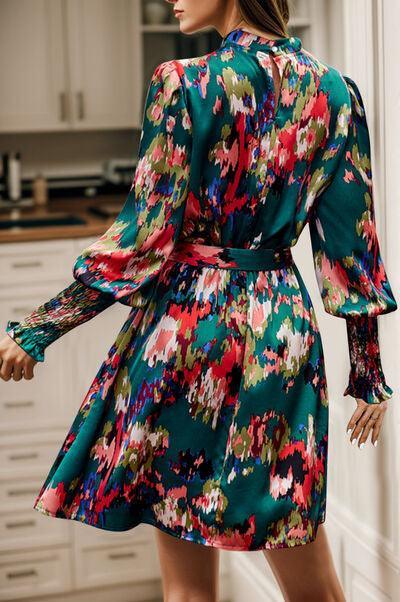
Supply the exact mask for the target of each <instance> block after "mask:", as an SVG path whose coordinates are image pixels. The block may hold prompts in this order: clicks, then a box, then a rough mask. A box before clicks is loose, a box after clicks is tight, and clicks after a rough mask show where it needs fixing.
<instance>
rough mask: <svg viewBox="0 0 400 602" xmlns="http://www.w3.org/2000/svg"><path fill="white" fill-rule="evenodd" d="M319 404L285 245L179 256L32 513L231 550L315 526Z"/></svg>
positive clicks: (315, 352) (273, 542) (92, 391)
mask: <svg viewBox="0 0 400 602" xmlns="http://www.w3.org/2000/svg"><path fill="white" fill-rule="evenodd" d="M327 449H328V398H327V388H326V377H325V369H324V356H323V349H322V343H321V337H320V332H319V328H318V324H317V320H316V316H315V312H314V308H313V305H312V302H311V299H310V296H309V294H308V291H307V289H306V287H305V285H304V282H303V280H302V278H301V275H300V273H299V271H298V268H297V266H296V265H295V263H294V262H293V259H292V256H291V253H290V248H286V249H279V250H277V251H273V250H270V249H234V248H233V249H232V248H222V247H212V246H209V245H202V244H196V243H187V242H183V243H180V244H178V245H177V246H176V247H175V249H174V251H173V253H172V255H171V256H170V258H169V259H168V260H167V262H166V264H165V268H164V269H163V271H162V273H161V274H160V276H159V277H158V279H157V280H156V283H155V284H154V282H153V283H152V287H151V291H149V292H148V295H147V299H146V303H145V304H143V306H142V307H134V308H132V310H131V311H130V313H129V316H128V318H127V320H126V321H125V323H124V324H123V326H122V328H121V330H120V332H119V333H118V336H117V338H116V340H115V342H114V344H113V345H112V347H111V348H110V350H109V352H108V355H107V357H106V359H105V360H104V362H103V363H102V365H101V366H100V368H99V370H98V372H97V374H96V376H95V378H94V380H93V382H92V384H91V386H90V388H89V390H88V392H87V394H86V396H85V398H84V400H83V402H82V404H81V406H80V408H79V411H78V412H77V414H76V417H75V419H74V421H73V423H72V425H71V427H70V429H69V431H68V433H67V435H66V437H65V440H64V442H63V443H62V446H61V448H60V450H59V452H58V454H57V456H56V458H55V460H54V463H53V465H52V466H51V469H50V471H49V474H48V476H47V478H46V480H45V481H44V483H43V485H42V487H41V489H40V491H39V493H38V496H37V498H36V500H35V502H34V508H35V510H38V511H39V512H42V513H43V514H47V515H50V516H54V517H58V518H65V519H73V520H76V521H80V522H82V523H86V524H88V525H92V526H94V527H98V528H101V529H105V530H110V531H124V530H128V529H132V528H134V527H135V526H136V525H138V524H140V523H148V524H151V525H154V526H155V527H157V528H159V529H161V530H162V531H164V532H166V533H169V534H170V535H172V536H175V537H177V538H181V539H184V540H188V541H192V542H196V543H199V544H203V545H208V546H214V547H217V548H223V549H229V550H244V551H252V550H262V549H268V548H282V547H291V546H296V545H301V544H306V543H309V542H311V541H313V540H314V539H315V537H316V533H317V529H318V525H319V523H322V522H324V520H325V507H326V487H327Z"/></svg>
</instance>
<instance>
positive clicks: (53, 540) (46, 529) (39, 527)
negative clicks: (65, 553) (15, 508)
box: [0, 508, 71, 552]
mask: <svg viewBox="0 0 400 602" xmlns="http://www.w3.org/2000/svg"><path fill="white" fill-rule="evenodd" d="M70 522H71V521H68V520H64V519H60V518H52V517H51V518H50V517H47V516H46V517H43V515H42V514H41V513H39V512H37V510H34V509H33V508H32V509H31V510H26V511H24V512H9V513H7V514H0V552H6V551H8V550H18V549H21V548H34V547H40V548H42V547H43V546H46V545H49V546H50V545H55V544H69V543H70V539H71V528H70V527H71V525H70V524H69V523H70Z"/></svg>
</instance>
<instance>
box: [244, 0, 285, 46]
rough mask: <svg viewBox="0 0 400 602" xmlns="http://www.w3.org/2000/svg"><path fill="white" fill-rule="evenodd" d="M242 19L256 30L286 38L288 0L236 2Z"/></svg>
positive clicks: (247, 0) (246, 0)
mask: <svg viewBox="0 0 400 602" xmlns="http://www.w3.org/2000/svg"><path fill="white" fill-rule="evenodd" d="M237 3H238V8H239V11H240V12H241V14H242V16H243V19H245V20H246V21H247V22H248V23H251V24H252V25H253V26H254V27H256V28H257V29H261V30H263V31H264V30H265V31H269V32H271V33H274V34H276V35H278V36H282V37H284V38H285V37H288V35H289V33H288V28H287V24H288V21H289V2H288V0H237Z"/></svg>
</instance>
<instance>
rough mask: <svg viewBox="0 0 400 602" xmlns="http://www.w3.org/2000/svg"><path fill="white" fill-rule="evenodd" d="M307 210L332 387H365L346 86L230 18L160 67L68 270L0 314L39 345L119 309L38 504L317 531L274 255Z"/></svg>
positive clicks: (297, 323)
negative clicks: (339, 355) (125, 183)
mask: <svg viewBox="0 0 400 602" xmlns="http://www.w3.org/2000/svg"><path fill="white" fill-rule="evenodd" d="M277 73H278V74H279V78H280V82H281V85H280V90H279V96H278V98H277V99H276V98H275V94H276V92H275V88H274V74H275V76H276V74H277ZM307 223H308V224H309V228H310V234H311V242H312V249H313V257H314V263H315V272H316V277H317V280H318V284H319V290H320V293H321V297H322V300H323V303H324V307H325V310H326V311H327V312H328V313H330V314H332V315H334V316H337V317H340V318H344V319H345V320H346V324H347V330H348V342H349V355H350V362H351V370H350V375H349V381H348V383H347V386H346V388H345V391H344V394H345V395H351V396H352V397H354V398H361V399H363V400H365V401H366V402H367V403H371V404H375V403H380V402H382V401H383V400H386V399H389V398H390V397H391V395H392V394H393V391H392V390H391V388H390V387H389V386H388V384H387V383H386V382H385V377H384V374H383V371H382V366H381V362H380V355H379V341H378V328H377V316H378V315H380V314H385V313H388V312H392V311H394V310H395V309H396V307H397V304H396V301H395V299H394V296H393V293H392V291H391V287H390V284H389V282H388V276H387V274H386V272H385V268H384V265H383V262H382V257H381V254H380V250H379V243H378V240H377V235H376V225H375V216H374V204H373V189H372V174H371V158H370V142H369V133H368V126H367V121H366V114H365V107H364V104H363V100H362V97H361V95H360V91H359V89H358V87H357V85H356V83H355V82H354V81H353V80H352V79H351V78H349V77H347V76H344V75H342V74H341V73H340V72H339V71H338V70H336V69H335V68H333V67H332V66H329V65H327V64H325V63H323V62H322V61H320V60H319V59H317V58H316V57H314V56H313V55H311V54H310V53H309V52H307V51H306V50H305V49H304V48H303V46H302V42H301V40H300V38H297V37H291V38H280V39H278V40H271V39H268V38H266V37H263V36H260V35H254V34H252V33H250V32H248V31H247V30H245V29H241V28H236V29H234V30H232V31H231V32H229V33H228V34H227V35H226V36H225V37H224V38H223V39H222V42H221V45H220V47H219V48H218V49H216V50H215V51H213V52H210V53H208V54H206V55H203V56H200V57H196V58H188V59H180V60H170V61H166V62H164V63H162V64H160V65H158V66H157V68H156V69H155V71H154V73H153V76H152V78H151V82H150V85H149V88H148V94H147V98H146V103H145V111H144V117H143V129H142V132H141V138H140V145H139V160H138V164H137V168H136V171H135V174H134V179H133V182H132V187H131V190H130V192H129V194H128V197H127V199H126V202H125V204H124V207H123V208H122V210H121V212H120V214H119V216H118V217H117V218H116V219H115V221H114V223H113V224H112V225H111V226H110V227H109V228H108V230H107V231H106V232H105V233H104V234H103V235H102V236H101V237H100V238H99V239H98V240H97V241H96V242H95V243H94V244H92V245H90V246H89V247H87V248H85V249H83V250H82V252H81V254H80V255H79V257H78V258H77V259H76V263H75V264H74V266H73V276H74V280H73V282H72V283H71V285H70V286H68V287H67V288H66V289H64V290H63V291H61V292H60V293H59V294H58V295H57V296H56V297H54V298H53V299H51V300H49V301H47V302H45V303H43V305H41V306H40V307H38V308H37V310H35V311H34V312H32V313H31V314H30V315H29V316H27V317H26V318H25V319H24V320H22V321H21V322H11V321H9V322H8V323H7V327H6V332H7V333H8V334H9V335H10V336H11V337H12V338H13V339H14V340H15V341H16V342H17V343H18V344H19V345H20V346H21V347H22V348H23V349H25V350H26V351H27V353H29V354H30V355H31V356H32V357H33V358H35V359H36V360H37V361H44V351H45V348H46V347H47V346H48V345H50V344H51V343H52V342H53V341H55V340H56V339H57V338H58V337H60V336H62V335H64V334H65V333H67V332H68V331H69V330H70V329H72V328H75V327H77V326H78V325H79V324H82V323H83V322H86V321H87V320H90V319H92V318H94V317H95V316H97V315H98V314H100V313H101V312H103V311H105V310H106V309H107V308H108V307H109V306H110V305H112V304H113V303H116V302H120V303H123V304H125V305H127V306H129V307H131V310H130V312H129V315H128V318H127V319H126V321H125V323H124V324H123V325H122V327H120V331H119V333H116V340H115V342H114V344H113V345H112V347H111V348H110V350H109V352H108V355H107V357H106V358H105V359H104V362H103V363H102V365H101V366H100V367H99V369H98V372H97V374H96V375H95V376H94V380H93V383H92V385H91V386H90V388H89V390H88V392H87V394H86V396H85V398H84V399H83V401H82V403H81V406H80V408H79V411H78V413H77V415H76V417H75V419H74V421H73V424H72V425H71V427H70V430H69V432H68V433H67V435H66V437H65V440H64V442H63V443H62V446H61V448H60V451H59V453H58V455H57V457H56V458H55V460H54V463H53V465H52V466H51V468H50V471H49V474H48V476H47V478H46V480H45V482H44V483H43V486H42V488H41V490H40V491H39V492H38V495H37V498H36V500H35V502H34V508H35V509H36V510H38V511H39V512H42V513H44V514H46V515H49V516H53V517H58V518H66V519H73V520H76V521H81V522H83V523H86V524H88V525H92V526H94V527H98V528H101V529H107V530H112V531H122V530H127V529H132V528H134V527H135V526H136V525H138V524H139V523H148V524H151V525H154V526H156V527H157V528H159V529H161V530H163V531H165V532H167V533H169V534H171V535H173V536H175V537H178V538H182V539H185V540H190V541H192V542H197V543H200V544H203V545H208V546H215V547H217V548H224V549H230V550H247V551H251V550H261V549H265V548H280V547H289V546H296V545H302V544H306V543H308V542H311V541H313V539H315V537H316V533H317V529H318V525H319V524H320V523H322V522H324V520H325V516H326V494H327V459H328V393H327V382H326V374H325V367H324V355H323V348H322V343H321V336H320V332H319V328H318V324H317V320H316V315H315V312H314V308H313V305H312V302H311V299H310V296H309V294H308V291H307V289H306V287H305V285H304V282H303V280H302V277H301V275H300V272H299V270H298V268H297V266H296V265H295V264H294V262H293V261H292V260H291V253H290V248H291V247H292V246H293V245H295V244H296V242H297V240H298V238H299V236H300V234H301V232H302V230H303V228H304V226H305V225H306V224H307ZM98 321H99V329H101V318H98ZM77 352H80V353H81V354H82V359H84V355H85V349H79V350H78V349H77Z"/></svg>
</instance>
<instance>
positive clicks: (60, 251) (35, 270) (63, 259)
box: [0, 240, 75, 290]
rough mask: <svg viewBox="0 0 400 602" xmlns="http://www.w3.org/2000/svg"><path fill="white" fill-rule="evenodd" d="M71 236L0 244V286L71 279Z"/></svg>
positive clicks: (73, 253) (72, 261)
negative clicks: (61, 238)
mask: <svg viewBox="0 0 400 602" xmlns="http://www.w3.org/2000/svg"><path fill="white" fill-rule="evenodd" d="M74 259H75V250H74V246H73V244H72V241H71V240H67V241H65V240H64V241H40V242H37V243H13V244H10V245H7V244H6V245H0V274H1V276H2V277H1V282H0V290H2V289H7V288H9V286H10V285H25V284H30V283H35V282H46V281H51V280H63V279H68V278H69V279H70V280H71V281H72V280H73V276H72V267H73V265H72V264H73V263H74Z"/></svg>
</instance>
